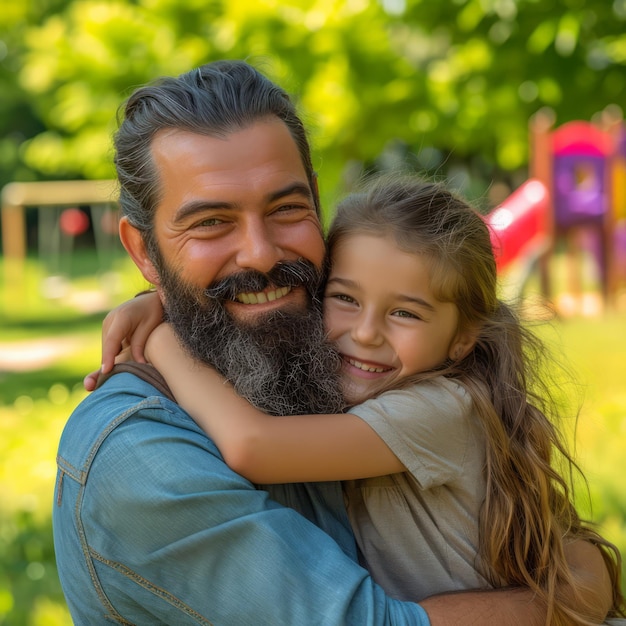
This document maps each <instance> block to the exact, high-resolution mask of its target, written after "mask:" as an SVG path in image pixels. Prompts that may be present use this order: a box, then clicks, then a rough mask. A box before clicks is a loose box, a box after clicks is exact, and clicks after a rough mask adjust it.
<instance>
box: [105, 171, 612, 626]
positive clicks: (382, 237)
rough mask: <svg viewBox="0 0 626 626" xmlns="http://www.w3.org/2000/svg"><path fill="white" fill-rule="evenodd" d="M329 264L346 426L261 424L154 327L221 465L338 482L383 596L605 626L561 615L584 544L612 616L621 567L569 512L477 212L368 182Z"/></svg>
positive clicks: (156, 354)
mask: <svg viewBox="0 0 626 626" xmlns="http://www.w3.org/2000/svg"><path fill="white" fill-rule="evenodd" d="M328 250H329V257H330V273H329V277H328V282H327V285H326V291H325V297H324V317H325V323H326V326H327V329H328V333H329V337H330V338H331V339H332V340H333V341H334V342H335V344H336V346H337V349H338V351H339V353H340V355H341V358H342V372H341V374H342V382H343V385H344V391H345V397H346V400H347V402H348V403H349V405H350V406H351V407H352V408H350V409H349V410H348V411H347V412H346V413H345V414H341V415H312V416H292V417H280V418H277V417H270V416H268V415H266V414H264V413H262V412H261V411H259V410H257V409H256V408H254V407H253V406H252V405H250V404H248V403H247V402H246V401H245V400H243V399H242V398H240V397H238V396H237V395H236V394H235V393H234V391H233V390H232V388H231V387H230V385H228V384H227V383H225V381H224V380H223V379H222V378H221V377H220V376H219V375H218V374H217V372H215V371H214V370H212V369H211V368H209V367H204V366H202V365H199V364H198V363H196V362H195V361H193V360H191V359H190V357H188V356H187V355H186V354H185V353H184V352H183V351H182V349H181V348H180V347H179V346H178V342H177V340H176V338H175V337H174V335H173V332H172V331H171V330H170V329H169V327H168V326H167V325H166V324H164V325H161V326H159V327H158V328H157V329H156V330H155V331H154V332H153V333H152V335H151V336H150V339H149V340H148V344H147V351H146V355H147V357H148V358H149V360H150V361H151V362H152V363H153V364H154V365H155V366H156V367H157V369H158V370H159V371H160V372H161V373H162V374H163V375H164V377H165V378H166V380H167V382H168V384H169V386H170V388H171V390H172V392H173V393H174V395H175V397H176V398H177V400H178V402H179V403H180V404H181V405H182V406H183V407H184V408H185V409H186V410H187V411H188V412H189V413H190V414H191V416H192V417H193V418H194V420H195V421H196V422H197V423H198V424H199V425H200V426H201V427H202V428H203V429H204V430H205V431H206V432H207V433H208V434H209V435H210V436H211V438H212V439H213V440H214V441H215V443H216V444H217V446H218V447H219V449H220V451H221V452H222V454H223V456H224V459H225V461H226V462H227V463H228V464H229V465H230V466H231V467H232V468H233V469H234V470H235V471H237V472H238V473H240V474H243V475H244V476H246V477H247V478H248V479H249V480H251V481H252V482H255V483H280V482H300V481H322V480H344V481H346V482H345V483H344V484H345V495H346V500H347V504H348V513H349V516H350V521H351V523H352V526H353V528H354V532H355V535H356V538H357V542H358V545H359V548H360V550H361V553H362V556H363V564H364V565H365V566H366V567H367V568H368V569H369V570H370V572H371V573H372V575H373V577H374V579H375V580H376V581H377V582H378V583H380V584H381V585H382V586H383V587H384V588H385V589H386V591H387V592H388V593H389V594H390V595H392V596H395V597H397V598H402V599H406V600H414V601H419V600H420V599H422V598H424V597H426V596H429V595H432V594H434V593H441V592H444V591H451V590H456V589H463V588H468V589H469V588H477V587H487V586H505V585H524V586H528V587H531V588H532V589H534V590H535V591H536V593H538V594H540V595H541V596H542V597H543V598H544V599H545V601H546V604H547V606H548V618H547V623H549V624H590V623H594V620H595V623H597V621H598V620H601V619H602V618H603V617H604V615H598V613H597V610H596V611H595V612H594V607H592V606H589V607H588V611H585V612H584V614H583V613H582V612H576V611H575V610H573V609H571V608H569V607H570V606H571V602H568V599H567V598H566V596H565V594H564V590H565V589H567V592H568V593H570V594H575V595H576V594H583V592H584V589H581V588H580V585H577V582H576V581H575V580H574V579H573V577H572V576H571V574H570V570H569V568H568V564H567V561H566V554H567V551H568V545H569V543H570V542H572V541H574V540H576V539H583V540H587V541H590V542H592V543H594V544H597V545H598V546H599V547H600V548H601V550H602V553H603V556H604V558H605V561H606V564H607V567H608V569H609V571H610V574H611V577H612V583H613V609H612V613H611V615H613V616H617V615H622V614H623V613H622V609H623V599H622V597H621V594H620V587H619V573H618V572H619V558H620V557H619V553H618V552H617V549H616V548H614V547H613V546H612V545H611V544H609V543H608V542H606V541H605V540H604V539H603V538H602V537H600V536H599V535H598V534H597V533H596V532H595V531H594V530H593V529H592V528H590V527H589V526H588V525H586V524H585V523H584V522H582V521H581V520H580V518H579V517H578V515H577V513H576V510H575V508H574V506H573V504H572V493H571V490H570V485H569V482H568V480H566V479H565V478H564V476H567V475H568V472H569V471H570V470H571V469H572V468H575V466H574V463H573V460H572V459H571V457H570V456H569V455H568V452H567V450H566V448H565V446H564V444H563V443H562V441H561V438H560V435H559V433H558V431H557V429H556V428H555V426H554V424H553V422H552V421H551V419H549V416H550V417H555V416H556V411H555V406H554V403H553V402H552V401H551V399H550V393H549V391H550V389H549V383H548V382H547V380H546V379H545V378H543V377H541V376H540V373H539V368H538V361H537V359H536V357H538V356H541V353H542V346H541V345H540V344H539V342H538V341H537V339H536V338H535V337H534V336H532V335H531V334H529V333H528V332H527V330H526V329H524V328H523V327H522V326H521V324H520V322H519V320H518V318H517V317H516V315H515V314H514V312H513V310H512V309H511V308H510V307H509V306H507V305H506V304H504V303H503V302H502V301H500V300H499V299H498V296H497V281H496V265H495V260H494V255H493V250H492V247H491V241H490V237H489V231H488V229H487V226H486V225H485V223H484V221H483V220H482V219H481V217H480V216H479V215H478V213H476V212H475V211H474V210H473V209H472V208H471V207H470V206H469V205H468V204H467V203H465V202H464V201H462V200H460V199H459V198H457V197H455V196H454V195H453V194H451V193H450V192H449V191H447V190H446V189H445V188H444V187H442V186H440V185H437V184H433V183H425V182H422V181H419V180H416V179H414V178H406V177H388V176H387V177H381V178H379V179H377V180H375V181H374V182H373V183H370V185H369V186H368V187H367V188H366V189H365V190H364V191H363V192H362V193H358V194H353V195H351V196H349V197H348V198H347V199H346V200H345V201H344V202H343V203H341V204H340V206H339V207H338V210H337V214H336V217H335V219H334V221H333V224H332V226H331V229H330V233H329V237H328ZM138 300H139V301H137V302H136V303H134V304H133V306H134V307H135V308H136V309H137V310H139V309H140V308H141V307H146V306H150V307H152V305H151V304H150V305H146V304H145V303H146V302H148V299H138ZM139 315H140V317H143V312H141V313H139ZM146 326H151V325H150V324H147V325H144V327H143V328H142V329H141V330H140V331H138V334H141V333H144V335H145V333H146V332H147V330H148V329H147V328H146ZM133 341H134V342H135V343H136V338H135V339H134V340H133ZM111 342H112V340H111ZM542 375H543V373H542ZM557 462H564V463H565V465H566V472H565V473H564V474H561V473H560V472H559V471H558V470H557ZM416 563H419V564H420V567H421V575H420V576H418V575H417V572H416V566H415V564H416ZM422 564H427V566H426V567H427V568H428V569H427V571H428V573H429V576H428V577H425V576H424V575H423V574H424V568H423V567H422ZM581 597H582V595H581Z"/></svg>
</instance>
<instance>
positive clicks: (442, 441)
mask: <svg viewBox="0 0 626 626" xmlns="http://www.w3.org/2000/svg"><path fill="white" fill-rule="evenodd" d="M350 412H351V413H353V414H355V415H357V416H358V417H360V418H361V419H363V420H364V421H365V422H367V423H368V424H369V425H370V426H371V427H372V428H373V429H374V430H375V431H376V433H377V434H378V436H379V437H380V438H381V439H382V440H383V441H384V442H385V443H386V444H387V445H388V446H389V448H390V449H391V450H392V451H393V453H394V454H395V455H396V456H397V457H398V459H399V460H400V461H401V462H402V464H403V465H404V466H405V467H406V468H407V470H408V471H409V472H410V473H411V474H412V475H413V476H414V477H415V479H416V480H417V482H418V484H419V486H420V487H421V488H422V489H430V488H432V487H435V486H437V485H442V484H445V483H448V482H450V481H452V480H454V479H455V478H456V477H457V476H459V474H460V473H461V472H463V468H464V461H465V457H466V454H467V449H468V446H469V445H471V441H473V439H472V436H471V425H470V420H471V419H472V401H471V397H470V396H469V394H468V393H467V391H466V390H465V389H464V388H463V387H461V386H460V385H459V384H458V383H456V382H455V381H451V380H448V379H445V378H437V379H434V380H432V381H425V382H422V383H418V384H416V385H413V386H411V387H408V388H406V389H398V390H392V391H387V392H385V393H383V394H381V395H380V396H378V397H376V398H373V399H371V400H367V401H366V402H364V403H363V404H360V405H358V406H356V407H354V408H353V409H351V411H350Z"/></svg>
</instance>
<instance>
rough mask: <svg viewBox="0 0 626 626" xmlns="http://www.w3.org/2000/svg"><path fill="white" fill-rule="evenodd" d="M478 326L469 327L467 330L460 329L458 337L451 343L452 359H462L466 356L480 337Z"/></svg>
mask: <svg viewBox="0 0 626 626" xmlns="http://www.w3.org/2000/svg"><path fill="white" fill-rule="evenodd" d="M478 332H479V329H478V328H467V329H465V330H459V331H458V332H457V334H456V337H455V338H454V339H453V340H452V343H451V344H450V349H449V350H448V358H449V359H450V360H451V361H460V360H461V359H463V358H465V357H466V356H467V355H468V354H469V353H470V352H471V351H472V349H473V348H474V346H475V345H476V339H477V338H478Z"/></svg>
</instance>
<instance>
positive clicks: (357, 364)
mask: <svg viewBox="0 0 626 626" xmlns="http://www.w3.org/2000/svg"><path fill="white" fill-rule="evenodd" d="M348 362H349V363H350V365H352V366H353V367H358V368H359V369H360V370H363V371H364V372H376V373H377V374H380V373H381V372H384V371H386V370H387V369H389V368H384V367H372V366H371V365H365V363H361V361H355V360H354V359H348Z"/></svg>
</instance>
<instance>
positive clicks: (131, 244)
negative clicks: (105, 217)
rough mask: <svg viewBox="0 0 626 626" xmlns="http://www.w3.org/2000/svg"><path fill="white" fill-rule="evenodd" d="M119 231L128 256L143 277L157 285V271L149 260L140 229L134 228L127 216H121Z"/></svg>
mask: <svg viewBox="0 0 626 626" xmlns="http://www.w3.org/2000/svg"><path fill="white" fill-rule="evenodd" d="M119 232H120V240H121V241H122V245H123V246H124V248H126V252H128V254H129V255H130V258H131V259H132V260H133V261H134V263H135V265H136V266H137V267H138V268H139V271H140V272H141V273H142V274H143V277H144V278H145V279H146V280H147V281H148V282H149V283H150V284H152V285H158V284H159V273H158V272H157V270H156V268H155V267H154V265H153V263H152V261H151V260H150V257H149V255H148V251H147V250H146V244H145V243H144V240H143V236H142V234H141V231H140V230H138V229H137V228H135V227H134V226H133V225H132V224H131V223H130V222H129V221H128V218H127V217H122V218H121V219H120V225H119Z"/></svg>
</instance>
